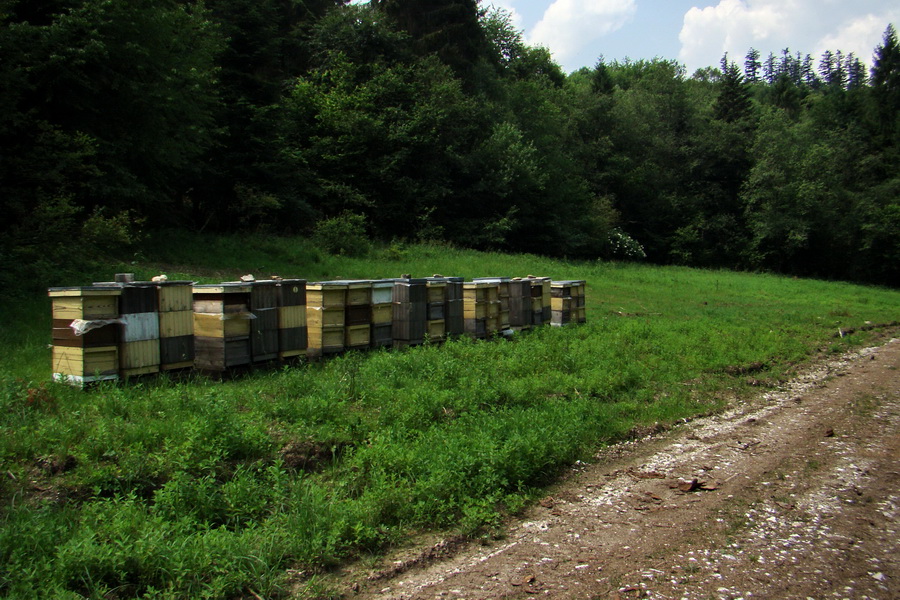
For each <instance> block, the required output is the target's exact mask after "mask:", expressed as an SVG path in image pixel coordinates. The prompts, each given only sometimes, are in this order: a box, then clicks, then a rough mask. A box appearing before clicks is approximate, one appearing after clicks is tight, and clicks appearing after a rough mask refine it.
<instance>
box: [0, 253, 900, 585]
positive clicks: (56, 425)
mask: <svg viewBox="0 0 900 600" xmlns="http://www.w3.org/2000/svg"><path fill="white" fill-rule="evenodd" d="M154 247H156V248H161V250H156V251H154V252H153V254H152V255H151V253H150V252H149V251H145V252H144V254H145V255H146V258H144V259H142V262H141V263H139V264H136V265H128V266H127V267H126V266H123V265H110V272H115V271H121V270H125V269H128V270H134V271H136V272H137V274H138V276H139V277H147V276H149V275H152V274H155V273H157V272H159V271H160V270H165V272H167V273H168V275H169V276H170V277H172V278H178V277H184V276H188V275H190V276H192V278H198V279H203V280H205V281H220V280H223V279H234V278H235V277H236V276H237V275H240V274H242V273H246V272H251V273H254V274H255V275H257V276H258V277H262V276H266V275H269V274H271V273H278V274H281V275H283V276H299V277H306V278H308V279H311V280H315V279H324V278H333V277H345V278H355V277H366V278H376V277H386V276H397V275H399V274H400V273H412V274H414V275H416V276H422V275H429V274H431V273H442V274H444V275H462V276H465V277H467V278H470V277H473V276H486V275H525V274H528V273H533V274H539V275H549V276H551V277H553V278H555V279H570V278H579V279H586V280H587V281H588V298H587V305H588V321H589V322H588V324H587V325H586V326H582V327H577V328H565V329H551V328H544V329H542V330H541V331H538V332H534V333H532V334H530V335H523V336H519V337H517V338H516V339H513V340H509V341H504V342H487V343H484V342H482V343H476V342H471V341H467V340H461V341H458V342H453V343H448V344H446V345H443V346H428V347H422V348H417V349H413V350H409V351H404V352H384V351H381V352H373V353H368V354H357V353H354V354H349V355H346V356H343V357H339V358H336V359H333V360H330V361H326V362H325V363H321V364H310V365H305V366H299V367H291V368H284V369H280V370H275V371H259V372H256V373H254V374H252V375H250V376H248V377H244V378H240V379H237V380H235V381H231V382H226V383H215V382H210V381H207V380H204V379H201V378H189V379H187V380H181V381H176V380H169V379H166V378H160V379H150V380H147V381H142V382H140V383H138V384H129V385H119V386H103V387H99V388H97V389H95V390H91V391H89V392H80V391H76V390H71V389H68V388H64V387H60V386H55V385H49V384H46V379H47V377H48V368H47V365H48V363H49V353H48V351H47V349H46V344H47V342H48V341H49V340H48V339H47V338H48V331H49V318H48V316H47V314H48V312H49V303H48V302H47V301H46V299H45V298H43V297H40V298H33V299H29V301H27V302H17V303H15V305H14V306H11V307H10V313H11V314H10V317H9V318H8V322H9V323H10V325H9V326H8V327H7V328H5V329H4V331H3V333H2V334H0V335H2V337H0V359H2V360H3V362H4V364H5V365H6V367H7V368H6V369H5V373H4V375H3V376H2V378H0V385H2V390H3V392H2V396H0V402H2V403H3V406H2V407H0V408H2V411H0V427H2V429H3V436H2V440H0V457H2V460H3V465H4V470H6V471H8V475H7V476H6V477H5V478H4V479H3V483H2V487H0V494H2V502H3V508H2V511H3V513H2V514H3V517H4V524H3V528H2V531H0V565H2V566H0V593H5V594H8V595H9V596H11V597H37V596H42V597H52V596H53V595H59V596H66V595H69V594H71V593H80V594H84V595H88V596H94V597H100V596H102V595H103V594H104V593H107V592H109V591H110V590H116V592H115V593H116V594H118V596H119V597H136V596H145V597H151V596H154V595H159V596H163V597H173V598H176V597H188V596H189V597H233V596H234V595H235V594H240V593H246V592H248V591H252V592H253V593H258V594H261V595H263V596H268V595H278V594H279V593H280V591H281V590H283V589H284V587H285V585H286V584H285V580H284V576H283V574H284V572H285V570H286V569H287V568H288V567H291V566H297V567H300V568H304V569H307V570H309V569H313V570H315V569H318V568H323V567H327V566H328V565H330V564H334V563H335V562H336V561H338V560H341V559H342V558H345V557H349V556H353V555H355V554H358V553H360V552H369V551H373V550H377V549H378V548H379V547H381V546H382V545H383V544H385V543H390V542H391V541H392V540H394V539H397V537H398V536H402V535H403V534H404V532H408V531H409V530H410V529H416V528H423V527H432V526H435V525H437V526H449V527H456V528H462V529H463V530H465V531H470V532H471V531H475V530H477V529H478V528H479V527H483V526H485V525H487V526H489V525H490V524H491V523H492V522H495V521H496V520H497V519H499V518H500V517H501V516H502V514H504V513H505V512H508V511H511V510H513V511H514V510H516V509H517V507H519V506H521V505H522V503H523V502H526V501H527V500H528V498H530V497H531V496H532V495H533V494H534V493H535V490H536V489H537V488H538V487H539V486H540V485H542V484H544V483H545V482H547V481H548V480H550V479H551V478H552V477H553V476H554V474H555V473H557V472H558V469H559V468H560V466H562V465H565V464H568V463H571V462H572V461H574V460H576V459H578V458H584V457H587V456H589V455H590V452H591V450H592V449H594V448H596V446H597V445H598V444H601V443H604V442H609V441H613V440H616V439H621V438H622V437H624V436H627V435H628V433H629V431H631V430H633V429H634V428H635V427H641V426H647V425H650V424H653V423H655V422H664V423H671V422H674V421H676V420H678V419H681V418H684V417H689V416H691V415H694V414H697V413H702V412H707V411H709V410H712V409H714V408H715V407H717V406H719V405H720V404H721V403H722V402H723V399H724V398H731V397H734V396H739V395H740V394H741V393H742V392H743V391H745V389H746V377H735V376H733V375H729V374H728V371H729V370H728V369H727V367H729V366H741V365H751V364H755V363H760V364H762V365H764V367H763V370H762V371H761V372H758V373H755V374H754V378H756V379H758V380H762V381H767V380H776V379H778V378H779V377H781V376H783V375H784V374H785V373H786V372H787V371H788V370H789V369H790V367H791V365H793V364H796V363H797V362H799V361H802V360H804V359H806V358H807V357H809V356H810V355H811V354H812V353H813V352H815V351H817V350H818V349H822V348H826V349H831V350H834V351H838V350H841V349H843V348H845V347H847V346H848V345H852V344H858V343H863V342H864V341H865V339H866V338H865V335H866V334H856V335H852V336H848V337H844V338H843V339H842V338H839V337H838V338H835V337H834V334H836V333H837V331H838V329H839V328H841V327H843V328H845V329H846V328H859V327H860V326H862V325H864V324H865V323H866V321H871V322H874V323H882V322H887V321H893V320H896V319H898V313H900V308H898V307H900V293H898V292H896V291H890V290H884V289H877V288H866V287H860V286H853V285H848V284H840V283H823V282H816V281H804V280H794V279H787V278H781V277H772V276H765V275H746V274H734V273H728V272H720V271H697V270H690V269H681V268H655V267H646V266H639V265H615V264H612V265H610V264H594V263H566V262H560V261H551V260H548V259H543V258H539V257H535V256H510V255H503V254H485V253H476V252H469V251H459V250H454V249H450V248H444V247H428V246H421V247H408V248H404V247H394V248H389V249H384V250H380V251H377V252H376V253H374V254H373V256H372V257H370V258H367V259H337V258H331V257H321V256H319V255H318V253H316V252H315V251H314V250H312V249H311V248H310V247H309V245H308V244H305V243H303V242H298V241H293V240H285V239H261V238H243V239H241V238H213V237H208V238H202V239H197V238H194V239H191V240H186V239H183V238H171V239H167V240H159V239H158V240H155V242H154ZM188 257H192V258H188ZM193 257H199V258H193ZM147 259H152V262H151V261H150V260H147ZM107 277H108V275H107ZM89 280H90V279H88V280H87V281H89ZM83 283H85V280H81V281H61V282H59V284H60V285H77V284H83Z"/></svg>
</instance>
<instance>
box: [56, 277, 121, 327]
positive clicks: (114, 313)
mask: <svg viewBox="0 0 900 600" xmlns="http://www.w3.org/2000/svg"><path fill="white" fill-rule="evenodd" d="M48 295H49V296H50V299H51V311H52V316H53V318H54V319H67V320H69V321H70V322H71V321H74V320H75V319H81V320H84V321H91V320H99V319H115V318H117V317H118V316H119V296H121V295H122V289H121V288H119V287H113V286H109V287H101V286H90V287H56V288H50V289H49V290H48Z"/></svg>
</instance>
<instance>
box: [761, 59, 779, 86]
mask: <svg viewBox="0 0 900 600" xmlns="http://www.w3.org/2000/svg"><path fill="white" fill-rule="evenodd" d="M777 75H778V73H777V71H776V69H775V55H774V54H773V53H771V52H769V57H768V58H767V59H766V62H765V63H763V79H765V80H766V83H768V84H769V85H772V84H773V83H775V77H776V76H777Z"/></svg>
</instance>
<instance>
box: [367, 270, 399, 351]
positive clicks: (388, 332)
mask: <svg viewBox="0 0 900 600" xmlns="http://www.w3.org/2000/svg"><path fill="white" fill-rule="evenodd" d="M393 297H394V281H393V280H392V279H382V280H379V281H373V282H372V334H371V340H372V346H374V347H376V348H380V347H384V346H391V345H392V344H393V343H394V335H393V331H392V329H393V316H394V314H393V311H394V307H393V304H392V302H393Z"/></svg>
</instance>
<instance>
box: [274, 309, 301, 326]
mask: <svg viewBox="0 0 900 600" xmlns="http://www.w3.org/2000/svg"><path fill="white" fill-rule="evenodd" d="M278 327H279V329H291V328H294V327H306V306H304V305H302V304H298V305H295V306H281V307H279V308H278Z"/></svg>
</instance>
